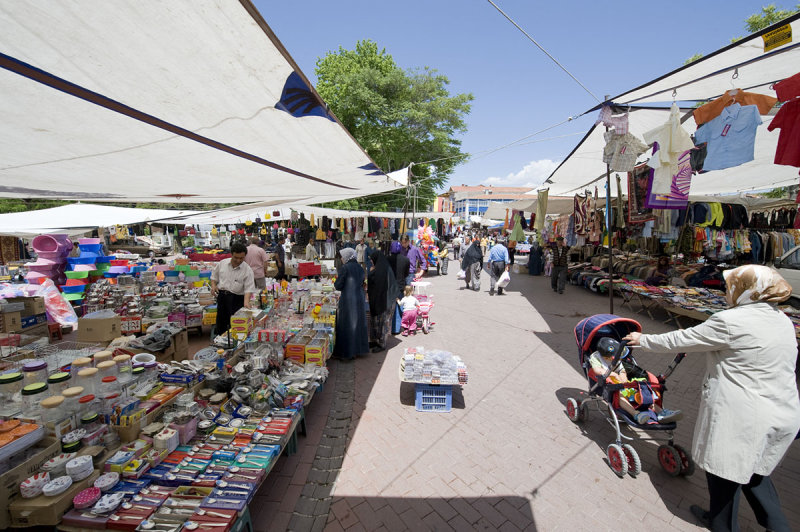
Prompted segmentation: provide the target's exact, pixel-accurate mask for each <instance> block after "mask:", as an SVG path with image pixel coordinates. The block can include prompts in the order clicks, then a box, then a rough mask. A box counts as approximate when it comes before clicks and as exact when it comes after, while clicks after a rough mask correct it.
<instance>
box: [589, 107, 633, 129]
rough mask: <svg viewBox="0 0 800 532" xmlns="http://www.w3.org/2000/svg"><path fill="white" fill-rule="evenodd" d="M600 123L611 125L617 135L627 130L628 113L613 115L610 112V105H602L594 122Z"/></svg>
mask: <svg viewBox="0 0 800 532" xmlns="http://www.w3.org/2000/svg"><path fill="white" fill-rule="evenodd" d="M600 123H602V124H603V125H606V126H608V127H613V128H614V131H615V132H616V133H617V135H624V134H626V133H627V132H628V113H625V114H624V115H617V116H614V115H612V114H611V106H610V105H604V106H603V107H602V108H601V109H600V115H599V116H598V117H597V121H596V122H595V124H600Z"/></svg>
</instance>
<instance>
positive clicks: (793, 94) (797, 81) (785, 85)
mask: <svg viewBox="0 0 800 532" xmlns="http://www.w3.org/2000/svg"><path fill="white" fill-rule="evenodd" d="M775 93H776V94H777V95H778V100H779V101H781V102H788V101H790V100H791V99H793V98H797V97H798V96H800V72H798V73H797V74H795V75H794V76H792V77H789V78H786V79H784V80H783V81H779V82H778V83H776V84H775Z"/></svg>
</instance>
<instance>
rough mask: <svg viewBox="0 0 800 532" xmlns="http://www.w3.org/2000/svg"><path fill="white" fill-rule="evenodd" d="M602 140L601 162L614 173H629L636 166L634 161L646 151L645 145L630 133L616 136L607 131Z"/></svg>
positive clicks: (612, 132)
mask: <svg viewBox="0 0 800 532" xmlns="http://www.w3.org/2000/svg"><path fill="white" fill-rule="evenodd" d="M604 138H605V139H606V146H605V148H603V162H604V163H606V164H608V165H609V167H611V170H613V171H615V172H630V171H631V170H633V167H634V166H636V159H638V158H639V156H640V155H641V154H643V153H644V152H645V151H647V144H645V143H644V142H642V141H640V140H639V139H638V138H636V137H635V136H634V135H631V134H630V133H625V134H624V135H617V134H616V133H615V132H614V131H607V132H606V133H605V135H604Z"/></svg>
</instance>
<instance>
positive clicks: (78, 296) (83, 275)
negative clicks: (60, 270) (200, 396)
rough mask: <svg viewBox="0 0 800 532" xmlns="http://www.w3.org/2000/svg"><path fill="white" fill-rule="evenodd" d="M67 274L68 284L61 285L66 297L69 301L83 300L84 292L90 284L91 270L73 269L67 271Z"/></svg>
mask: <svg viewBox="0 0 800 532" xmlns="http://www.w3.org/2000/svg"><path fill="white" fill-rule="evenodd" d="M65 275H66V276H67V284H65V285H63V286H61V292H63V293H64V298H65V299H66V300H67V301H80V300H82V299H83V294H84V292H86V288H87V287H88V286H89V272H88V271H75V270H73V271H69V272H65Z"/></svg>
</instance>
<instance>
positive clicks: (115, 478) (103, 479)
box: [94, 472, 119, 492]
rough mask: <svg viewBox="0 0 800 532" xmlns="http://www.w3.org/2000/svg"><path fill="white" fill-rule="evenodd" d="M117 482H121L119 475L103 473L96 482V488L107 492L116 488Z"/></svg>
mask: <svg viewBox="0 0 800 532" xmlns="http://www.w3.org/2000/svg"><path fill="white" fill-rule="evenodd" d="M117 482H119V473H114V472H111V473H103V474H102V475H100V476H99V477H97V480H95V481H94V487H95V488H98V489H99V490H100V491H103V492H106V491H108V490H110V489H111V488H113V487H114V486H116V485H117Z"/></svg>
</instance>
